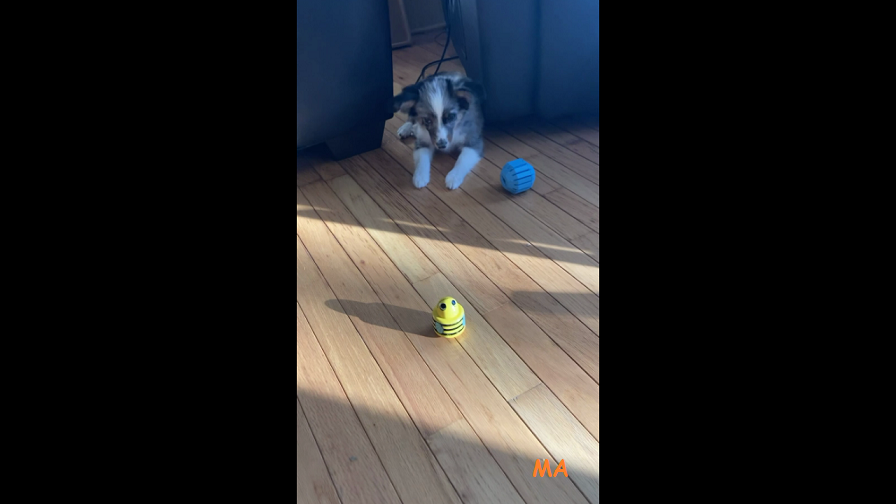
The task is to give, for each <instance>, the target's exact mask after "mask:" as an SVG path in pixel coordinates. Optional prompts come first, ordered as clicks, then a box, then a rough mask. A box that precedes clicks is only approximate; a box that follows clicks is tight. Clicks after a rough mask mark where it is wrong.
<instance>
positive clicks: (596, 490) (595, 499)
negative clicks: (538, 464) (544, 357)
mask: <svg viewBox="0 0 896 504" xmlns="http://www.w3.org/2000/svg"><path fill="white" fill-rule="evenodd" d="M512 404H513V408H514V409H515V410H516V412H517V413H519V415H520V417H522V419H523V420H524V421H525V422H526V424H527V425H529V427H530V428H533V429H539V431H546V432H547V434H546V435H544V436H541V437H540V439H541V441H542V443H544V445H545V447H546V448H547V449H548V451H550V452H551V455H553V456H554V458H555V459H556V460H563V461H564V462H565V463H566V470H567V472H568V473H569V478H570V479H571V480H572V481H573V482H574V483H575V484H576V486H577V487H578V488H579V490H581V491H582V493H583V494H585V496H586V497H588V500H589V501H591V502H592V504H598V503H599V502H600V445H599V444H598V442H597V441H596V440H595V439H594V438H592V437H591V436H590V435H589V434H588V432H587V431H586V430H585V429H584V428H583V427H582V425H581V424H579V422H577V421H576V419H575V417H573V416H572V415H570V414H569V412H568V411H566V409H565V408H563V405H562V404H560V403H559V402H558V401H557V398H556V397H554V395H553V394H551V392H550V391H549V390H547V388H545V387H544V385H541V386H539V387H536V388H534V389H532V390H530V391H529V392H526V393H525V394H523V395H521V396H520V397H517V398H516V399H514V400H513V401H512ZM561 425H562V426H563V427H562V428H559V426H561ZM537 426H545V427H554V428H553V429H551V428H540V427H537ZM555 469H556V466H553V467H552V470H555ZM560 477H561V478H562V477H563V476H560Z"/></svg>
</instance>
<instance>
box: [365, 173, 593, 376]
mask: <svg viewBox="0 0 896 504" xmlns="http://www.w3.org/2000/svg"><path fill="white" fill-rule="evenodd" d="M393 161H394V160H393ZM383 164H389V160H383ZM393 168H394V167H393ZM356 169H357V171H358V173H359V174H363V175H364V176H371V175H370V173H369V171H364V170H370V167H369V165H366V164H365V165H359V166H358V167H357V168H356ZM350 171H351V170H350ZM396 183H398V182H397V181H396ZM380 191H381V192H383V196H382V200H383V202H384V203H385V204H394V203H396V202H405V203H403V204H402V206H404V205H406V204H407V202H406V200H404V199H403V198H402V197H401V195H400V194H399V193H397V190H395V189H394V188H393V189H392V190H391V191H389V189H388V188H386V189H380ZM425 193H426V191H417V192H415V193H412V194H415V195H418V194H425ZM426 206H427V205H424V206H423V207H421V208H423V209H424V210H425V208H426ZM399 218H401V217H399ZM440 222H442V224H444V225H446V226H450V227H451V228H452V229H454V228H455V227H464V226H468V225H467V224H466V223H465V222H462V223H460V224H457V223H455V222H454V221H448V220H440ZM410 229H411V230H412V231H413V230H414V228H410ZM449 235H451V233H449ZM451 236H453V235H451ZM461 238H463V239H464V240H466V243H477V244H479V248H480V249H486V248H488V247H489V246H490V244H488V243H487V242H486V244H481V242H473V241H472V238H470V237H469V236H467V235H463V236H461V237H459V238H457V240H461ZM480 252H481V250H480ZM480 255H481V254H477V253H476V251H474V252H472V257H478V256H480ZM494 263H495V264H496V265H497V266H496V267H499V268H500V269H499V270H497V271H496V272H495V271H493V272H492V276H490V278H491V279H492V280H494V281H495V283H496V284H497V285H498V287H499V288H501V289H502V290H503V291H504V292H505V293H506V294H507V295H509V296H512V297H513V300H514V302H515V303H516V304H517V305H518V306H520V308H522V309H523V310H524V311H525V312H526V313H527V314H528V315H529V316H530V317H531V318H532V320H533V321H535V323H536V324H538V326H539V327H541V328H542V329H543V330H544V331H545V332H546V333H547V334H548V335H549V336H550V337H551V338H552V339H553V340H554V341H555V342H557V344H559V345H560V346H561V347H562V348H563V349H564V350H566V351H567V353H569V355H570V356H571V357H572V358H573V359H574V360H576V362H578V363H579V364H580V365H581V366H582V368H583V369H585V370H586V371H587V372H588V373H589V374H590V375H591V376H592V377H593V378H594V379H595V380H599V376H598V373H597V371H598V368H599V365H598V359H597V358H596V353H597V350H596V348H597V347H598V341H599V339H598V337H597V336H596V334H598V331H599V329H600V320H599V313H600V305H599V299H598V300H597V301H598V304H597V305H594V304H593V300H594V299H595V296H594V295H593V294H590V293H588V295H587V296H586V297H584V298H580V299H579V300H575V299H572V300H571V302H585V303H586V306H584V307H583V308H582V310H581V314H582V316H583V317H585V318H586V319H588V320H589V324H590V325H589V326H590V327H593V328H594V329H595V330H594V332H592V331H590V330H589V329H588V328H587V327H586V326H585V325H584V324H583V322H582V321H581V320H580V319H579V318H577V317H575V316H574V315H573V314H571V313H570V311H569V310H567V309H566V308H565V307H564V306H563V305H561V304H560V303H559V302H558V301H557V299H555V298H554V297H553V296H552V295H551V294H548V293H547V292H545V291H544V290H543V289H541V287H540V286H539V285H538V284H537V283H535V282H534V281H533V280H532V279H531V278H529V277H528V276H527V275H526V274H524V273H523V272H522V271H521V270H520V269H519V268H518V267H516V266H515V265H514V264H513V263H510V262H508V261H503V262H502V261H499V260H496V261H494ZM478 266H479V267H480V269H481V270H482V271H491V270H490V266H489V264H488V263H485V262H483V263H482V264H481V265H478ZM446 277H447V278H448V279H449V280H450V281H451V282H452V283H453V284H454V285H455V286H457V287H459V288H460V285H459V283H458V282H459V281H460V282H463V281H464V279H463V278H457V277H454V276H453V275H452V274H451V273H446ZM460 290H461V291H463V289H462V288H461V289H460ZM465 295H466V294H465ZM474 306H475V305H474ZM480 312H483V310H480ZM589 349H594V350H589Z"/></svg>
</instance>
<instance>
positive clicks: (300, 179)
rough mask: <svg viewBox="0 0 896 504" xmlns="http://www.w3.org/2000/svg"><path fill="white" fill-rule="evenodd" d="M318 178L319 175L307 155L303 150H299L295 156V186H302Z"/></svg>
mask: <svg viewBox="0 0 896 504" xmlns="http://www.w3.org/2000/svg"><path fill="white" fill-rule="evenodd" d="M318 180H320V175H318V174H317V172H316V171H314V168H313V167H312V166H311V162H310V161H309V160H308V157H307V155H306V154H305V153H304V152H299V153H298V155H297V156H296V187H302V186H303V185H305V184H310V183H312V182H316V181H318Z"/></svg>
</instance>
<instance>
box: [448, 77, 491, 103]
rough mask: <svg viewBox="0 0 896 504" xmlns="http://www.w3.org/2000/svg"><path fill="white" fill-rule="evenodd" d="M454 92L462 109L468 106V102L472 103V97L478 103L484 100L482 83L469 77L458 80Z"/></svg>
mask: <svg viewBox="0 0 896 504" xmlns="http://www.w3.org/2000/svg"><path fill="white" fill-rule="evenodd" d="M455 94H456V95H457V100H458V102H459V103H460V108H462V109H464V110H466V109H468V108H470V104H471V103H473V100H474V99H475V100H476V101H478V102H480V103H482V102H483V101H485V88H484V87H483V86H482V84H479V83H478V82H475V81H472V80H470V79H463V80H462V81H460V82H459V83H458V85H457V91H455Z"/></svg>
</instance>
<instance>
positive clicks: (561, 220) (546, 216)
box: [386, 117, 591, 240]
mask: <svg viewBox="0 0 896 504" xmlns="http://www.w3.org/2000/svg"><path fill="white" fill-rule="evenodd" d="M403 123H404V121H403V119H401V120H400V119H398V118H397V117H395V118H393V119H390V120H389V121H386V131H388V132H391V133H393V134H395V135H396V137H397V131H398V128H399V127H400V126H401V125H402V124H403ZM410 142H412V140H411V141H405V142H401V143H404V144H405V145H408V147H409V148H410ZM473 175H474V176H477V177H479V178H481V179H482V180H484V181H485V182H486V183H488V184H489V185H491V186H492V187H495V188H499V187H501V167H498V166H495V165H494V164H493V163H492V162H491V161H489V160H488V159H487V158H483V159H482V160H481V161H480V162H479V167H478V168H477V169H476V170H475V171H474V172H473ZM505 197H507V198H509V199H511V200H512V201H513V202H514V203H516V204H517V205H519V206H520V207H521V208H523V209H525V210H526V211H527V212H529V213H530V214H532V215H533V216H534V217H535V218H537V219H538V220H540V221H541V222H543V223H545V224H546V225H547V226H548V227H549V228H551V229H552V230H554V231H555V232H557V233H558V234H559V235H560V236H562V237H563V238H565V239H567V240H572V239H575V238H578V237H580V236H582V235H585V234H587V233H589V232H590V231H591V229H590V228H588V227H587V226H585V225H584V224H583V223H582V222H580V221H578V220H577V219H576V218H574V217H573V216H571V215H569V214H568V213H566V212H565V211H563V210H562V209H561V208H559V207H558V206H557V205H555V204H553V203H551V202H550V201H548V200H547V199H545V197H543V196H541V195H540V194H538V193H537V192H535V191H526V192H524V193H522V194H517V195H511V194H506V195H505Z"/></svg>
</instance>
